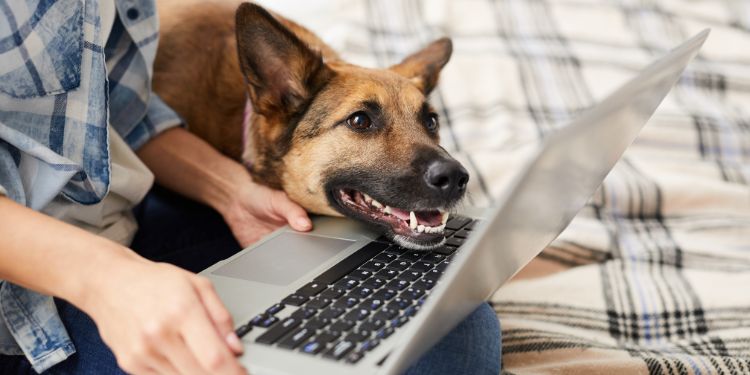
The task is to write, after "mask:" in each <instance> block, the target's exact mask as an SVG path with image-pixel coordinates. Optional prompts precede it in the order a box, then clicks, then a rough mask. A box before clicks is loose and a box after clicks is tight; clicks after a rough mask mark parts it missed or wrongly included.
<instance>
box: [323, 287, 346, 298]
mask: <svg viewBox="0 0 750 375" xmlns="http://www.w3.org/2000/svg"><path fill="white" fill-rule="evenodd" d="M343 295H344V289H340V288H337V287H335V286H332V287H330V288H328V289H326V290H324V291H323V292H321V293H320V296H321V297H323V298H328V299H337V298H339V297H341V296H343Z"/></svg>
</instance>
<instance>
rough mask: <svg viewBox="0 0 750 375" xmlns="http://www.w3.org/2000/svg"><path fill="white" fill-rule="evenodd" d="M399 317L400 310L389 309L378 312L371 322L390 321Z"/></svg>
mask: <svg viewBox="0 0 750 375" xmlns="http://www.w3.org/2000/svg"><path fill="white" fill-rule="evenodd" d="M397 315H398V309H390V308H388V307H386V308H384V309H382V310H380V311H378V312H376V313H375V315H373V316H372V318H370V320H371V321H375V320H382V321H386V322H387V321H389V320H391V319H393V318H395V317H396V316H397Z"/></svg>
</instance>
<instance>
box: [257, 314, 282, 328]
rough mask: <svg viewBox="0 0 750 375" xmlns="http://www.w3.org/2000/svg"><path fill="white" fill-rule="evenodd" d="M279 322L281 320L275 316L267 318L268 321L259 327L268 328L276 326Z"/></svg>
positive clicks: (261, 323)
mask: <svg viewBox="0 0 750 375" xmlns="http://www.w3.org/2000/svg"><path fill="white" fill-rule="evenodd" d="M278 321H279V318H277V317H275V316H269V317H268V318H266V320H264V321H262V322H260V324H259V325H258V326H259V327H263V328H268V327H270V326H272V325H274V324H276V322H278Z"/></svg>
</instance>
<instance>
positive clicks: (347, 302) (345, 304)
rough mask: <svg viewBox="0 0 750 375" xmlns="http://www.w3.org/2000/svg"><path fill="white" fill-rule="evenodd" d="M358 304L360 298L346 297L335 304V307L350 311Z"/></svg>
mask: <svg viewBox="0 0 750 375" xmlns="http://www.w3.org/2000/svg"><path fill="white" fill-rule="evenodd" d="M358 303H359V298H356V297H352V296H346V297H343V298H341V299H339V300H338V301H336V303H334V304H333V306H334V307H338V308H341V309H348V308H350V307H352V306H355V305H356V304H358Z"/></svg>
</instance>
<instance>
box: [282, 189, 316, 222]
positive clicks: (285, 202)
mask: <svg viewBox="0 0 750 375" xmlns="http://www.w3.org/2000/svg"><path fill="white" fill-rule="evenodd" d="M273 210H274V211H276V212H275V214H276V215H280V216H281V217H283V218H284V219H285V220H286V222H287V223H289V226H291V227H292V228H293V229H294V230H298V231H301V232H306V231H308V230H310V229H312V221H310V217H309V216H308V215H307V211H305V209H304V208H302V206H300V205H298V204H297V203H294V202H293V201H292V200H291V199H289V197H287V195H286V193H284V192H282V191H279V192H276V194H275V195H274V197H273Z"/></svg>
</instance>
